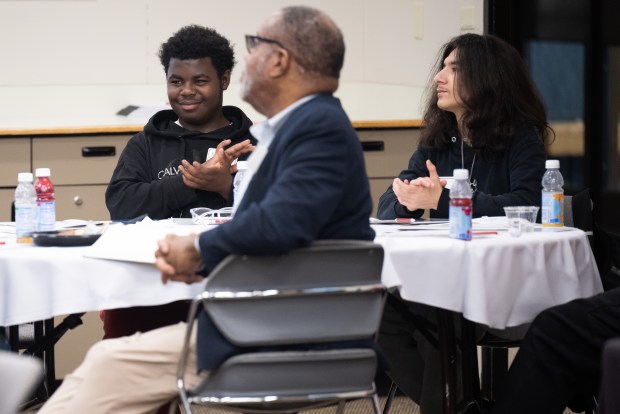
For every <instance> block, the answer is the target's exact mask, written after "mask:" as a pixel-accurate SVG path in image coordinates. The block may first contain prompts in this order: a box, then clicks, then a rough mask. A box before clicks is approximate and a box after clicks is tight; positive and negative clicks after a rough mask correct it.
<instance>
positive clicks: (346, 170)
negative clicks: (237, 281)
mask: <svg viewBox="0 0 620 414" xmlns="http://www.w3.org/2000/svg"><path fill="white" fill-rule="evenodd" d="M371 211H372V200H371V198H370V190H369V185H368V177H367V175H366V169H365V167H364V158H363V153H362V147H361V144H360V142H359V140H358V138H357V135H356V133H355V130H354V129H353V127H352V125H351V121H350V120H349V118H348V117H347V115H346V113H345V112H344V110H343V109H342V106H341V105H340V101H339V100H338V99H336V98H334V97H333V96H332V95H330V94H321V95H319V96H317V97H316V98H314V99H312V100H310V101H308V102H306V103H304V104H303V105H301V106H300V107H298V108H296V109H295V110H294V111H293V112H292V113H291V114H290V116H289V117H288V118H287V119H286V121H285V122H284V124H283V125H282V126H281V128H280V130H279V131H278V133H277V134H276V136H275V137H274V140H273V142H272V143H271V145H270V147H269V152H268V153H267V155H266V156H265V158H264V159H263V162H262V164H261V165H260V167H259V169H258V171H256V172H255V174H254V176H253V177H252V181H251V182H250V185H249V187H248V189H247V190H246V193H245V195H244V196H243V200H242V201H241V204H240V205H239V207H238V209H237V212H236V215H235V218H234V220H232V221H230V222H228V223H225V224H222V225H220V226H218V227H217V228H216V229H213V230H211V231H208V232H204V233H202V234H201V235H200V238H199V243H200V249H201V251H202V255H203V260H204V263H205V265H206V272H207V273H208V272H210V271H211V270H213V268H214V267H215V266H216V265H217V264H218V263H219V262H220V261H221V260H222V259H224V258H225V257H226V256H228V255H229V254H245V255H273V254H283V253H286V252H288V251H289V250H291V249H294V248H299V247H304V246H307V245H309V244H310V243H311V242H313V241H314V240H320V239H359V240H373V239H374V231H373V230H372V229H371V228H370V225H369V220H368V218H369V216H370V214H371ZM247 351H249V350H248V349H242V348H238V347H236V346H234V345H233V344H231V343H230V342H229V341H228V340H226V338H224V337H223V336H222V335H221V333H220V332H219V331H218V330H217V328H216V327H215V325H214V324H213V322H212V321H211V320H210V318H209V317H208V315H207V314H206V312H201V314H200V316H199V318H198V344H197V358H198V369H199V370H203V369H207V370H209V369H213V368H215V367H217V366H218V365H219V364H220V363H221V362H223V361H224V360H225V359H227V358H228V357H230V356H232V355H234V354H238V353H242V352H247Z"/></svg>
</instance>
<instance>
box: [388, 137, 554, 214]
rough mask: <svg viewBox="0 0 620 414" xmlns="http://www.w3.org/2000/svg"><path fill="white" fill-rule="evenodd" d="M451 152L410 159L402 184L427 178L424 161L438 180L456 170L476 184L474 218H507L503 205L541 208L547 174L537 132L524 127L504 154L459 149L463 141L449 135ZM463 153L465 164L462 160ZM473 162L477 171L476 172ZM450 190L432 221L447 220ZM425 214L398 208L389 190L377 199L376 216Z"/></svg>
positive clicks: (423, 152)
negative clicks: (461, 169)
mask: <svg viewBox="0 0 620 414" xmlns="http://www.w3.org/2000/svg"><path fill="white" fill-rule="evenodd" d="M446 139H447V140H448V141H449V142H450V147H449V148H448V149H445V150H428V149H423V148H419V149H418V150H417V151H415V152H414V153H413V155H412V156H411V159H410V160H409V166H408V167H407V169H406V170H404V171H402V172H401V173H400V175H399V178H400V179H401V180H404V179H408V180H413V179H415V178H417V177H428V169H427V168H426V160H427V159H428V160H431V162H432V163H433V164H435V166H436V167H437V172H438V173H439V175H440V176H452V173H453V170H454V169H455V168H466V169H467V170H469V172H470V175H471V179H470V181H471V182H474V181H475V183H476V186H475V191H474V194H473V205H474V217H481V216H503V215H504V214H505V213H504V210H503V207H504V206H540V203H541V189H542V185H541V180H542V176H543V174H544V172H545V148H544V144H543V141H542V139H541V138H540V137H539V136H538V134H537V133H536V131H535V130H534V129H533V128H523V129H521V130H520V131H518V132H517V133H516V134H515V135H514V136H513V137H512V140H511V143H510V145H509V146H508V148H507V149H506V150H505V152H503V153H502V154H484V153H482V152H479V151H478V153H477V155H476V159H475V162H474V153H475V151H474V150H473V149H472V148H471V147H469V146H467V145H463V146H461V143H462V141H461V138H460V137H458V136H456V135H454V134H446ZM461 148H463V161H462V158H461ZM472 163H473V168H472ZM449 203H450V191H449V190H447V189H444V190H443V192H442V194H441V198H440V199H439V205H438V206H437V210H431V212H430V215H431V217H438V218H447V217H448V210H449ZM423 213H424V210H416V211H413V212H410V211H408V210H407V209H406V208H405V206H403V205H402V204H400V203H399V202H398V200H397V199H396V195H395V194H394V191H393V190H392V186H390V187H389V188H388V189H387V191H386V192H385V193H384V194H383V195H382V196H381V198H380V199H379V207H378V213H377V217H378V218H380V219H393V218H396V217H414V218H415V217H420V216H422V214H423Z"/></svg>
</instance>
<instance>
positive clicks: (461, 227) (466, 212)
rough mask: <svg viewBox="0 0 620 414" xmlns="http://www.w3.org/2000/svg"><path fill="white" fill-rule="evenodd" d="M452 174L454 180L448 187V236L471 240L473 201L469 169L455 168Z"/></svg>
mask: <svg viewBox="0 0 620 414" xmlns="http://www.w3.org/2000/svg"><path fill="white" fill-rule="evenodd" d="M453 175H454V182H453V183H452V186H451V187H450V237H452V238H454V239H461V240H471V217H472V214H473V203H472V199H471V197H472V191H471V186H470V185H469V181H468V180H469V171H467V170H465V169H456V170H454V173H453Z"/></svg>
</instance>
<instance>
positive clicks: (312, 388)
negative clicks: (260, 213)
mask: <svg viewBox="0 0 620 414" xmlns="http://www.w3.org/2000/svg"><path fill="white" fill-rule="evenodd" d="M382 263H383V248H382V247H381V246H380V245H378V244H375V243H372V242H364V241H322V242H316V243H314V244H313V245H312V246H310V247H308V248H302V249H296V250H293V251H292V252H290V253H289V254H286V255H281V256H229V257H228V258H226V259H225V260H224V261H223V262H222V263H221V264H220V265H219V266H218V267H217V268H216V269H215V270H214V271H213V272H212V273H211V274H210V275H209V278H208V280H207V284H206V288H205V291H204V293H203V294H202V295H200V296H199V297H197V298H196V299H195V300H194V301H193V303H192V307H191V310H190V314H189V318H188V330H187V333H186V337H185V344H184V347H183V354H182V357H181V359H180V362H179V372H178V379H177V385H178V388H179V393H180V400H181V402H182V404H183V406H184V408H185V411H186V412H187V413H191V409H192V408H191V407H192V406H193V405H211V406H218V407H220V408H224V409H229V410H234V411H240V412H244V413H250V412H251V413H296V412H299V411H302V410H306V409H311V408H316V407H322V406H326V405H332V404H338V412H339V413H341V412H342V410H343V409H344V405H345V403H346V401H348V400H351V399H358V398H368V399H370V400H371V401H372V406H373V410H374V412H375V414H379V413H380V407H379V400H378V397H377V392H376V387H375V384H374V377H375V374H376V371H377V355H376V353H375V350H373V349H370V348H360V347H353V348H345V349H318V348H321V347H318V348H316V349H312V350H301V349H302V348H303V347H302V348H299V347H298V345H301V344H309V343H313V344H321V343H326V342H334V341H336V342H340V341H359V340H368V339H371V338H373V337H374V336H375V335H376V332H377V330H378V327H379V322H380V320H381V313H382V310H383V300H384V288H383V286H382V284H381V268H382ZM201 307H202V308H204V310H205V311H206V312H208V313H209V315H210V317H211V318H212V320H213V321H214V323H215V324H216V326H217V327H218V329H219V330H220V331H221V332H222V334H223V335H224V336H225V337H226V338H227V339H228V340H230V341H231V342H232V343H234V344H235V345H237V346H242V347H263V348H264V347H269V348H273V350H272V351H269V352H256V351H254V352H248V353H244V354H240V355H236V356H233V357H231V358H229V359H227V360H226V361H225V362H224V363H223V364H222V365H221V366H220V367H218V368H217V369H215V370H213V371H212V372H210V373H209V376H208V378H207V379H206V380H205V381H203V382H202V383H201V384H200V385H198V386H197V387H196V388H194V389H188V388H186V386H185V382H184V373H185V369H186V364H187V354H188V344H189V338H190V334H191V330H192V327H193V325H194V323H193V322H194V319H195V317H196V314H197V312H198V310H199V309H200V308H201ZM296 346H297V348H296ZM188 369H194V367H189V368H188Z"/></svg>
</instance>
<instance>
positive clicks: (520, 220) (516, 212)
mask: <svg viewBox="0 0 620 414" xmlns="http://www.w3.org/2000/svg"><path fill="white" fill-rule="evenodd" d="M539 209H540V207H537V206H511V207H504V211H505V212H506V218H507V219H508V232H509V233H510V235H511V236H514V237H519V236H520V235H521V234H522V233H529V232H532V231H534V227H535V224H536V217H538V210H539Z"/></svg>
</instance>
